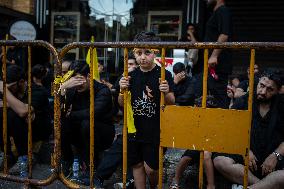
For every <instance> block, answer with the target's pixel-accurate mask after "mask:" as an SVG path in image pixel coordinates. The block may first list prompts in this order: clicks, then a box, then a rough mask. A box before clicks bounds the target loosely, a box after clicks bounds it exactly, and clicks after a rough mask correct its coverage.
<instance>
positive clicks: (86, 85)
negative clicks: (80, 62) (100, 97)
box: [75, 74, 90, 93]
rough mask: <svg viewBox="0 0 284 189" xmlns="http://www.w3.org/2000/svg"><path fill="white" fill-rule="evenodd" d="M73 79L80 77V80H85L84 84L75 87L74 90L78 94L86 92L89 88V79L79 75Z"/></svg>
mask: <svg viewBox="0 0 284 189" xmlns="http://www.w3.org/2000/svg"><path fill="white" fill-rule="evenodd" d="M75 77H80V78H82V79H85V80H86V82H84V83H83V84H82V85H80V86H78V87H76V90H77V91H78V92H79V93H81V92H84V91H86V90H88V89H89V87H90V82H89V79H88V78H87V77H85V76H82V75H80V74H77V75H76V76H75Z"/></svg>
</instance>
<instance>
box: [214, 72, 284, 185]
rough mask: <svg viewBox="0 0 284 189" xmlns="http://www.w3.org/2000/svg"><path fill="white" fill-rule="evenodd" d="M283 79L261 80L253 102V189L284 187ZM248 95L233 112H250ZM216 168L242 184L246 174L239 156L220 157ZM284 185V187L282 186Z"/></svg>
mask: <svg viewBox="0 0 284 189" xmlns="http://www.w3.org/2000/svg"><path fill="white" fill-rule="evenodd" d="M280 87H281V80H280V77H279V76H278V75H276V74H275V73H273V72H269V73H268V72H267V73H264V74H263V76H262V77H261V78H260V80H259V82H258V85H257V90H256V95H255V98H254V101H253V114H252V125H251V136H250V140H251V141H250V151H249V177H248V183H249V185H250V187H249V188H250V189H262V188H265V189H269V188H271V189H272V188H273V189H275V188H283V187H284V183H283V178H282V179H279V176H280V175H281V174H282V177H283V173H281V172H277V170H282V169H283V168H284V161H283V155H284V119H283V118H284V116H283V115H282V114H283V112H284V110H283V108H284V104H283V103H284V101H283V100H284V99H283V96H280V95H278V91H279V89H280ZM247 106H248V95H245V96H243V97H242V98H239V99H237V101H236V102H235V104H234V105H233V107H232V109H242V110H244V109H247ZM216 156H217V157H215V159H214V165H215V167H216V169H217V170H218V171H219V172H220V173H221V174H223V175H224V176H225V177H226V178H228V179H229V180H231V181H232V182H235V183H237V184H242V182H243V175H244V172H243V171H244V166H243V163H244V161H243V158H242V156H239V155H228V154H217V155H216ZM281 183H282V184H281Z"/></svg>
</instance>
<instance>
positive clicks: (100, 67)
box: [98, 64, 104, 73]
mask: <svg viewBox="0 0 284 189" xmlns="http://www.w3.org/2000/svg"><path fill="white" fill-rule="evenodd" d="M98 71H99V73H102V72H103V71H104V66H103V65H101V64H99V65H98Z"/></svg>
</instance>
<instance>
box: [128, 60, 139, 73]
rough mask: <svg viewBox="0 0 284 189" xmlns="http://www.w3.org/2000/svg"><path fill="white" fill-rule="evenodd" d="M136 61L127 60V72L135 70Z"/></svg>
mask: <svg viewBox="0 0 284 189" xmlns="http://www.w3.org/2000/svg"><path fill="white" fill-rule="evenodd" d="M137 66H138V65H137V64H136V61H135V60H134V59H128V72H132V71H133V70H135V68H137Z"/></svg>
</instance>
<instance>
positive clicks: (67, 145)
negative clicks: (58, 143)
mask: <svg viewBox="0 0 284 189" xmlns="http://www.w3.org/2000/svg"><path fill="white" fill-rule="evenodd" d="M70 70H74V75H73V77H71V78H70V79H69V80H67V81H66V82H65V83H63V84H62V86H61V95H62V96H65V102H64V105H63V114H62V149H63V159H64V160H65V161H67V162H68V161H69V162H70V161H72V158H73V156H77V157H76V158H79V159H80V160H81V162H82V163H83V165H86V166H87V167H88V165H89V161H90V160H89V154H90V153H89V152H90V88H89V87H90V79H89V77H90V74H89V66H88V64H86V63H85V62H73V63H72V64H71V66H70ZM94 91H95V106H94V111H95V113H94V116H95V118H94V119H95V121H94V125H95V128H94V131H93V132H94V140H95V147H94V153H95V163H97V160H98V156H99V152H101V151H103V150H105V149H107V148H109V147H110V145H111V144H112V141H113V138H114V126H113V124H112V96H111V92H110V90H109V89H108V87H107V86H105V85H104V84H101V83H99V82H97V81H96V80H94ZM71 144H72V145H74V146H75V147H76V150H78V152H77V154H75V153H76V152H74V153H73V152H72V149H71ZM74 159H75V157H74ZM86 170H87V171H88V169H86Z"/></svg>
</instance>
